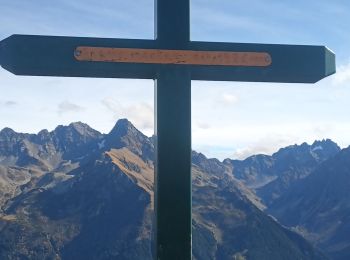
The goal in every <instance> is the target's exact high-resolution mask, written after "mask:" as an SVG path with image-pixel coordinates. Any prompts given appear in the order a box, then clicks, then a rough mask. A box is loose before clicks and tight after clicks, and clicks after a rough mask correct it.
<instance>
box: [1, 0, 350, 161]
mask: <svg viewBox="0 0 350 260" xmlns="http://www.w3.org/2000/svg"><path fill="white" fill-rule="evenodd" d="M0 6H1V9H0V24H2V25H3V26H1V27H0V38H5V37H7V36H9V35H11V34H13V33H23V34H46V35H74V36H93V37H116V38H152V37H153V0H134V1H121V0H113V1H112V0H106V1H103V2H102V3H101V2H99V1H97V0H85V1H81V0H79V1H78V0H77V1H68V0H59V1H54V2H47V1H44V0H38V1H25V2H23V1H20V0H12V1H5V0H0ZM191 12H192V13H191V15H192V16H191V19H192V20H191V23H192V39H194V40H206V41H230V42H264V43H293V44H319V45H321V44H322V45H327V46H328V47H330V48H331V49H332V50H333V51H335V52H336V54H337V58H338V60H337V62H338V65H339V66H338V73H337V74H336V75H335V76H333V77H330V78H328V79H325V80H323V81H321V82H319V83H317V84H315V85H306V84H269V83H241V82H236V83H232V82H230V83H229V82H199V81H195V82H193V88H192V96H193V98H192V102H193V103H192V118H193V123H192V125H193V126H192V128H193V147H194V149H196V150H198V151H202V152H203V153H205V154H206V155H208V156H210V157H219V158H221V159H222V158H225V157H240V158H243V157H246V156H248V155H250V154H255V153H272V152H274V151H276V150H277V149H278V148H279V147H281V146H285V145H289V144H294V143H301V142H304V141H308V142H312V141H313V140H315V139H323V138H332V139H333V140H335V141H337V142H338V143H339V144H340V145H341V146H347V145H349V144H350V131H349V130H350V122H347V121H348V113H347V111H348V110H349V102H348V100H349V99H350V88H349V85H350V84H349V83H350V47H349V46H350V34H349V33H348V28H349V26H350V17H349V16H348V13H349V12H350V5H349V4H348V3H347V2H346V1H345V0H335V1H332V2H329V1H326V0H319V1H316V0H310V1H307V2H305V1H301V0H297V1H291V0H288V1H283V2H281V1H273V0H267V1H258V0H249V1H243V0H237V1H229V0H220V1H214V2H213V1H210V0H193V1H191ZM335 17H336V19H334V18H335ZM0 91H1V93H3V94H2V95H1V96H0V119H1V120H0V128H3V127H6V126H8V127H11V128H14V129H15V130H17V131H20V132H38V131H39V130H41V129H43V128H48V129H53V128H54V127H55V126H56V125H58V124H69V123H70V122H73V121H83V122H86V123H88V124H89V125H91V126H92V127H94V128H95V129H97V130H99V131H101V132H108V131H109V130H110V129H111V128H112V127H113V125H114V123H115V121H116V120H117V119H118V118H124V117H126V118H128V119H130V120H131V121H132V122H133V123H134V124H135V125H136V127H138V128H139V129H140V130H142V131H143V132H145V133H146V134H148V135H151V134H152V133H153V121H154V120H153V82H152V81H146V80H145V81H143V80H122V79H81V78H80V79H78V78H44V77H17V76H13V75H10V74H9V73H7V72H6V71H4V70H0Z"/></svg>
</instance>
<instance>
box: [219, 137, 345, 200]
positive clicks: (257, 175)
mask: <svg viewBox="0 0 350 260" xmlns="http://www.w3.org/2000/svg"><path fill="white" fill-rule="evenodd" d="M339 151H340V148H339V146H338V145H337V144H336V143H334V142H332V141H331V140H329V139H327V140H323V141H316V142H314V143H313V144H312V145H308V144H307V143H303V144H301V145H292V146H288V147H286V148H282V149H280V150H279V151H278V152H276V153H274V154H273V155H272V156H268V155H254V156H251V157H248V158H247V159H245V160H243V161H238V160H229V159H227V160H225V163H226V164H231V165H232V168H233V171H232V174H233V175H234V176H235V178H237V179H238V180H240V181H242V182H243V183H244V184H245V185H246V186H248V187H250V188H251V189H253V190H255V191H256V193H257V195H258V196H259V197H260V198H261V199H262V200H263V201H264V203H265V204H266V205H269V204H271V203H272V202H273V201H274V200H275V199H277V198H279V197H280V196H281V195H282V194H283V193H284V192H286V191H287V190H288V189H289V187H290V186H291V185H292V184H293V183H294V182H295V181H298V180H299V179H303V178H305V177H306V176H308V175H309V174H310V173H311V172H312V171H313V170H315V169H316V168H317V167H318V166H319V165H320V164H321V163H322V162H324V161H326V160H327V159H329V158H331V157H333V156H334V155H336V154H337V153H338V152H339Z"/></svg>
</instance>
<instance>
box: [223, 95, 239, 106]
mask: <svg viewBox="0 0 350 260" xmlns="http://www.w3.org/2000/svg"><path fill="white" fill-rule="evenodd" d="M221 101H222V102H223V104H225V105H234V104H236V103H237V102H238V97H237V96H235V95H232V94H228V93H224V94H222V99H221Z"/></svg>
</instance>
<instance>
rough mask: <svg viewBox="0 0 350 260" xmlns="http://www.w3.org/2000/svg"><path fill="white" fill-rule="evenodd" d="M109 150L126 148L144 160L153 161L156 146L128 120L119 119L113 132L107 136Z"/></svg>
mask: <svg viewBox="0 0 350 260" xmlns="http://www.w3.org/2000/svg"><path fill="white" fill-rule="evenodd" d="M106 144H107V146H108V147H109V148H117V149H119V148H123V147H126V148H128V149H129V150H130V151H132V152H133V153H135V154H137V155H139V156H141V157H142V158H143V159H147V160H153V154H154V146H153V144H152V142H151V141H150V139H149V138H148V137H147V136H145V135H144V134H143V133H141V132H140V131H139V130H137V128H136V127H135V126H134V125H133V124H132V123H131V122H130V121H129V120H127V119H125V118H124V119H119V120H118V121H117V123H116V124H115V126H114V127H113V129H112V131H111V132H110V133H109V134H108V135H107V136H106Z"/></svg>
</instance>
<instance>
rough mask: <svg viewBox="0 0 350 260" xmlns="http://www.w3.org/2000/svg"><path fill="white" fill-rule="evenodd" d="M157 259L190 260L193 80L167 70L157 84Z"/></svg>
mask: <svg viewBox="0 0 350 260" xmlns="http://www.w3.org/2000/svg"><path fill="white" fill-rule="evenodd" d="M155 102H156V107H155V113H156V116H155V118H156V124H155V129H156V133H155V134H156V136H157V139H156V140H157V151H156V157H157V158H156V167H155V168H156V170H155V172H156V175H155V176H156V178H155V179H156V193H155V194H156V197H155V202H156V204H155V205H156V209H157V210H156V247H157V248H156V255H157V258H156V259H169V260H172V259H173V260H177V259H183V260H187V259H191V254H192V253H191V252H192V250H191V238H192V235H191V234H192V232H191V223H192V217H191V200H192V198H191V77H190V73H189V70H187V69H183V68H179V67H176V66H167V67H164V68H162V69H160V71H159V75H158V77H157V80H156V83H155Z"/></svg>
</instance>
